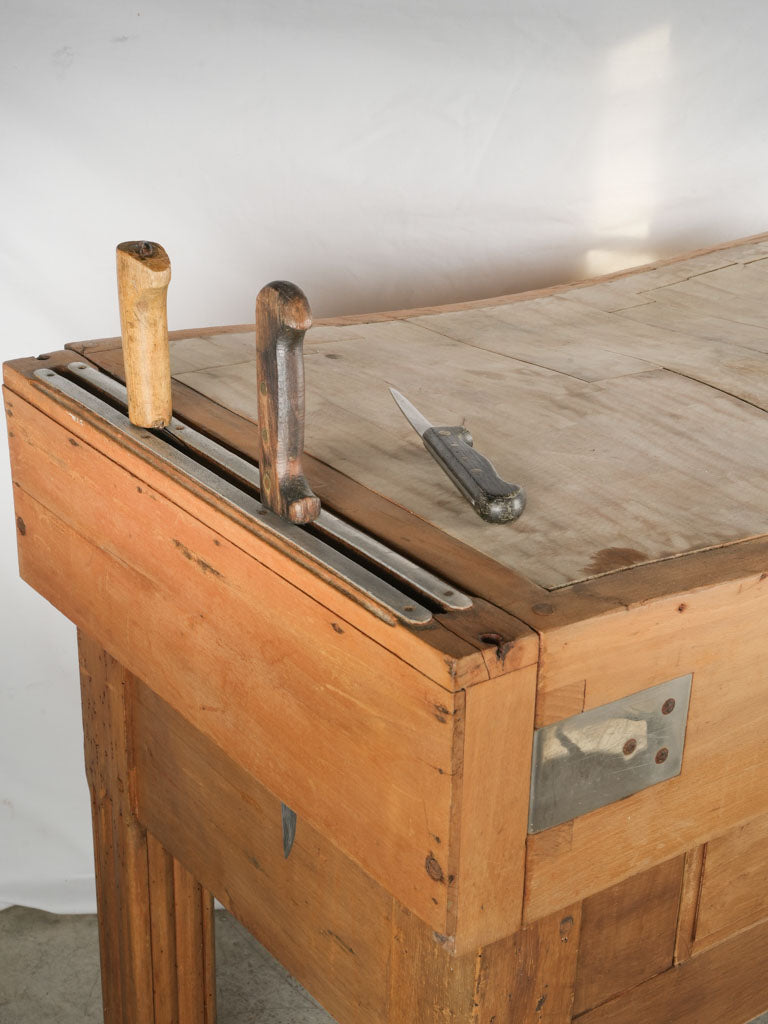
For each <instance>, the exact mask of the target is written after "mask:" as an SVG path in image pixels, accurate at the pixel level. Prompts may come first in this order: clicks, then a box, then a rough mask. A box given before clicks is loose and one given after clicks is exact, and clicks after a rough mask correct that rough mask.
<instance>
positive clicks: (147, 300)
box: [117, 242, 173, 427]
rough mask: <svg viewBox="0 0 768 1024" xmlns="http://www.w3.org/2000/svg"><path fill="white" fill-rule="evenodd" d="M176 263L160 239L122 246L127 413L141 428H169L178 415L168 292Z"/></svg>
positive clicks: (119, 262)
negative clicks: (173, 396)
mask: <svg viewBox="0 0 768 1024" xmlns="http://www.w3.org/2000/svg"><path fill="white" fill-rule="evenodd" d="M170 280H171V261H170V260H169V259H168V254H167V253H166V251H165V249H163V247H162V246H161V245H158V244H157V242H121V243H120V245H118V247H117V294H118V299H119V303H120V324H121V327H122V332H123V355H124V359H125V370H126V387H127V390H128V415H129V417H130V419H131V422H132V423H135V424H136V425H137V426H139V427H165V426H167V425H168V424H169V423H170V422H171V416H172V415H173V410H172V405H171V365H170V358H169V353H168V317H167V312H166V296H167V293H168V284H169V282H170Z"/></svg>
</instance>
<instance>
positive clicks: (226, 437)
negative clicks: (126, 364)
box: [4, 351, 538, 690]
mask: <svg viewBox="0 0 768 1024" xmlns="http://www.w3.org/2000/svg"><path fill="white" fill-rule="evenodd" d="M106 355H107V358H106V360H102V359H101V358H99V359H98V361H97V360H95V359H94V360H89V362H91V363H92V365H94V366H96V367H97V368H99V369H102V370H104V371H105V372H106V373H109V374H111V375H113V376H115V377H117V378H118V379H121V380H122V379H123V366H122V359H121V354H120V352H119V351H117V352H114V353H107V354H106ZM77 358H78V357H74V359H77ZM72 361H74V360H73V356H72V355H71V354H70V353H69V352H68V351H60V352H55V353H51V354H50V355H49V356H48V357H47V358H46V360H45V361H43V362H41V361H40V360H39V359H34V358H33V359H20V360H13V361H11V362H8V363H6V364H4V372H5V377H6V383H7V386H8V387H10V388H11V390H13V391H15V392H16V393H19V391H20V386H21V383H22V381H24V380H26V381H29V378H30V377H31V375H32V374H33V373H34V371H35V370H37V369H40V368H41V367H51V366H53V367H58V366H66V365H67V363H69V362H72ZM30 388H31V389H34V393H35V395H38V394H42V393H45V394H46V395H48V394H50V392H49V391H48V389H45V388H41V387H39V386H37V385H36V383H33V382H29V384H28V386H27V388H26V389H25V395H24V396H23V397H25V398H26V400H28V401H37V403H38V404H39V401H40V399H32V398H30V393H29V392H30ZM173 392H174V410H175V413H176V415H177V416H178V417H179V418H181V419H183V420H184V421H185V422H188V423H190V425H192V426H195V427H197V428H199V429H201V430H203V431H204V432H205V433H207V434H208V435H209V436H211V437H212V438H214V439H215V440H218V441H220V442H221V443H223V444H225V445H227V446H228V447H233V448H236V449H237V451H239V452H241V453H242V454H243V455H244V456H245V457H246V458H248V459H250V460H251V461H253V462H254V464H257V462H258V435H257V431H256V429H255V426H254V424H253V423H252V422H251V421H250V420H246V419H244V418H243V417H240V416H237V415H236V414H234V413H230V412H229V411H228V410H226V409H223V408H222V407H221V406H219V405H217V404H216V403H215V402H211V401H210V400H208V399H206V398H204V397H203V396H201V395H198V394H197V392H195V391H193V390H192V389H190V388H187V387H186V385H184V384H179V383H178V382H174V384H173ZM94 424H95V425H96V426H99V421H97V420H94ZM102 427H103V432H106V433H108V432H109V429H110V428H108V425H101V426H100V427H99V429H102ZM117 440H118V443H121V444H122V443H123V439H122V438H121V437H118V438H117ZM139 454H141V453H140V452H139ZM150 461H153V460H150ZM307 465H308V467H311V469H310V470H309V472H310V477H311V482H312V485H313V487H314V489H315V490H316V492H317V493H318V494H319V495H320V496H321V498H322V500H323V504H324V505H325V506H326V507H328V508H332V509H333V510H334V511H336V512H338V513H340V514H341V515H342V516H346V518H348V519H350V520H351V521H352V522H355V523H357V524H358V525H362V526H363V528H367V529H368V530H369V531H370V532H371V533H372V534H373V535H375V536H378V537H379V538H380V539H381V540H384V541H385V542H386V543H389V544H390V545H391V546H392V547H393V549H395V550H400V551H402V552H403V553H404V554H406V555H409V556H410V557H413V558H414V560H415V561H417V562H421V563H422V564H424V565H427V566H428V567H430V568H433V570H434V571H436V572H438V573H440V571H441V570H440V568H439V566H436V565H435V558H434V557H433V556H432V555H431V554H430V557H425V555H426V552H428V551H430V552H431V548H432V546H433V543H432V542H433V541H435V542H437V543H438V544H439V543H440V542H441V541H442V540H443V539H445V540H447V541H448V542H449V544H450V538H447V537H446V535H445V534H443V533H442V532H441V531H439V530H436V529H435V528H434V527H431V526H430V525H429V524H426V523H424V521H423V520H421V519H419V518H418V517H417V516H414V515H413V514H412V513H409V512H407V511H406V510H405V509H403V508H401V507H400V506H397V505H394V504H393V503H391V502H389V501H388V500H387V499H385V498H382V497H381V496H379V495H377V494H375V492H372V491H368V490H367V489H366V488H363V487H361V486H360V485H359V484H356V483H355V482H354V481H352V480H350V479H349V478H348V477H345V476H344V475H343V474H340V473H338V472H336V471H334V470H332V469H330V468H329V467H327V466H325V465H324V464H323V463H319V462H316V461H315V460H312V459H310V458H307ZM178 478H179V481H180V482H183V481H184V480H185V479H186V478H185V477H184V476H183V474H180V475H178ZM370 506H373V515H372V516H371V517H370V520H371V521H369V519H368V516H367V514H366V513H367V510H368V508H369V507H370ZM257 525H258V524H257ZM423 527H426V530H427V531H428V533H429V537H428V538H425V535H424V533H425V531H424V529H423ZM406 531H408V532H407V533H406ZM411 533H413V534H414V536H413V537H412V538H411V536H410V535H411ZM268 542H271V541H268ZM460 546H461V547H462V548H464V547H465V546H464V545H460ZM466 551H467V552H469V553H470V555H471V554H472V551H471V549H469V548H467V549H466ZM445 561H446V562H447V559H446V560H445ZM487 561H488V563H489V571H490V569H492V568H493V567H494V566H495V563H493V562H492V561H491V560H490V559H488V560H487ZM443 564H445V562H444V563H443ZM497 568H498V567H497ZM450 578H451V580H452V582H454V583H456V580H455V578H453V577H450ZM466 580H467V583H470V582H471V581H472V580H473V574H472V571H471V569H467V571H466ZM474 582H475V585H476V583H477V580H476V579H475V581H474ZM456 585H460V584H456ZM463 589H466V590H468V591H469V592H470V593H473V592H474V591H473V588H472V587H470V586H464V588H463ZM474 589H477V588H476V586H475V588H474ZM356 624H358V625H359V623H356ZM396 629H397V630H398V632H400V633H402V632H403V631H407V632H408V633H409V634H410V635H411V637H412V638H414V641H413V642H415V641H416V640H418V641H421V642H423V643H424V644H425V645H428V646H431V647H432V648H433V650H434V658H433V660H436V662H437V668H436V670H435V671H436V674H437V676H439V679H438V681H440V682H441V684H442V685H445V686H447V688H449V689H453V690H457V689H460V688H463V687H466V686H472V685H474V684H475V683H478V682H483V681H485V680H486V679H488V678H492V677H494V676H496V675H503V674H506V673H507V672H509V671H511V670H513V669H514V668H518V667H523V666H525V665H529V664H534V663H535V662H536V661H537V660H538V635H537V634H536V632H535V631H534V630H533V629H531V628H530V627H529V626H527V625H525V623H523V622H522V621H520V620H519V619H518V618H516V617H515V616H513V615H511V614H510V613H509V612H506V611H504V609H502V608H499V607H498V605H495V604H493V603H491V602H488V601H486V600H484V599H483V598H482V597H480V598H479V599H477V600H476V601H475V605H474V607H473V608H472V609H471V610H470V611H469V612H444V613H440V614H438V615H436V616H435V619H434V620H433V623H432V624H431V626H430V627H429V628H428V629H419V630H407V627H404V626H403V627H400V626H398V627H396Z"/></svg>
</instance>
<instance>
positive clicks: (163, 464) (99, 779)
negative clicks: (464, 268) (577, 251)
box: [5, 236, 768, 1024]
mask: <svg viewBox="0 0 768 1024" xmlns="http://www.w3.org/2000/svg"><path fill="white" fill-rule="evenodd" d="M170 351H171V367H172V371H173V409H174V414H175V417H176V420H175V421H174V424H175V426H173V425H172V429H170V433H172V432H173V429H175V430H176V431H177V433H178V435H179V438H180V440H179V442H178V446H177V448H178V450H182V449H183V445H184V442H183V440H182V439H181V438H182V435H183V434H184V432H185V430H187V431H191V430H193V429H194V430H195V431H197V432H199V433H200V434H202V435H204V436H205V437H206V438H208V439H209V440H210V441H212V442H216V445H217V447H216V451H218V452H219V455H221V452H225V453H230V455H233V456H235V462H234V463H233V465H234V464H235V463H236V466H239V467H240V470H239V471H237V470H236V469H231V470H228V471H226V472H225V471H223V470H222V471H221V472H220V473H219V476H217V475H216V472H215V470H216V465H214V462H215V461H216V460H213V461H212V460H211V459H210V458H208V457H207V456H203V455H199V456H198V457H197V463H198V464H200V466H201V467H202V468H201V469H200V471H199V472H198V475H195V473H193V472H188V470H187V468H185V467H187V465H188V463H189V456H185V458H186V459H187V462H185V461H184V458H182V460H181V461H180V462H179V461H178V460H177V461H176V462H174V461H173V459H172V458H170V457H169V456H166V455H163V454H162V453H161V454H158V451H159V449H156V448H153V447H152V445H153V444H155V440H153V438H154V435H153V434H152V433H151V432H149V431H146V430H145V431H141V430H138V429H134V430H133V432H132V431H131V428H128V429H125V427H124V425H123V426H122V427H121V426H120V425H119V423H118V420H119V417H120V416H122V413H121V412H120V401H119V396H120V392H121V389H120V385H119V384H118V385H116V386H115V387H113V390H112V393H111V396H110V394H107V392H106V391H104V390H103V389H104V387H106V385H102V384H99V383H98V382H99V381H104V380H108V381H112V382H113V384H114V382H115V381H117V382H119V381H121V380H123V379H124V377H123V362H122V356H121V348H120V341H119V339H117V340H114V339H113V340H108V341H102V342H95V343H89V344H76V345H71V346H69V348H68V350H66V351H61V352H53V353H50V354H49V355H44V356H39V357H38V358H37V359H19V360H16V361H13V362H10V363H7V364H6V365H5V407H6V412H7V416H8V425H9V436H10V446H11V457H12V463H13V481H14V496H15V504H16V516H17V519H16V525H17V530H18V547H19V564H20V571H21V575H22V577H23V578H24V579H25V580H26V581H27V582H28V583H30V584H31V585H32V586H33V587H34V588H35V589H36V590H38V591H39V592H40V593H41V594H42V595H43V596H44V597H46V598H47V599H48V600H49V601H51V602H52V603H53V604H54V605H55V606H56V607H57V608H59V609H60V610H61V611H62V613H64V614H65V615H66V616H67V617H68V618H69V619H71V620H72V621H73V622H74V623H75V625H76V626H77V628H78V636H79V649H80V672H81V678H82V697H83V720H84V725H85V756H86V770H87V774H88V781H89V784H90V791H91V795H92V802H93V828H94V837H95V849H96V866H97V886H98V900H99V922H100V935H101V957H102V973H103V984H104V1003H105V1020H107V1021H108V1022H110V1024H118V1022H119V1024H145V1022H154V1024H192V1022H195V1024H212V1022H213V1021H214V1019H215V996H214V990H215V986H214V958H213V935H212V932H213V923H212V922H213V916H212V897H213V896H215V897H217V898H218V899H219V900H220V901H221V902H222V903H223V904H224V905H225V906H226V907H227V908H228V909H229V910H230V911H231V912H232V913H233V914H234V915H235V916H236V917H237V918H238V919H239V920H240V921H242V922H243V924H244V925H245V926H246V927H247V928H248V929H249V930H250V931H252V932H253V934H254V935H255V936H256V937H257V938H258V939H259V940H260V941H261V942H262V943H263V944H264V945H265V946H266V947H267V948H268V949H269V950H270V951H271V952H272V953H274V955H275V956H276V957H277V958H278V959H279V960H280V961H281V962H282V963H283V964H284V965H285V966H286V967H287V968H288V970H290V971H291V972H292V973H293V974H294V975H295V976H296V978H298V979H299V980H300V981H301V982H302V984H303V985H305V986H306V988H307V989H308V990H309V991H310V992H311V993H312V994H313V995H314V996H315V997H316V998H317V999H318V1000H319V1001H320V1002H321V1003H322V1005H323V1006H324V1007H326V1008H327V1010H328V1011H329V1013H330V1014H332V1015H333V1016H334V1017H335V1018H336V1019H337V1020H338V1021H339V1022H340V1024H363V1022H364V1024H375V1022H380V1024H385V1022H386V1024H430V1022H439V1024H448V1022H450V1024H534V1022H536V1024H539V1022H547V1024H556V1022H557V1024H560V1022H567V1021H571V1020H573V1019H578V1020H579V1021H580V1022H583V1024H667V1022H674V1024H741V1022H744V1021H747V1020H750V1019H751V1018H753V1017H754V1016H756V1015H757V1014H759V1013H760V1012H762V1011H763V1010H765V1009H766V1008H767V1007H768V857H767V855H766V844H767V842H768V743H767V742H766V737H768V415H767V411H768V236H761V237H757V238H752V239H747V240H745V241H741V242H739V243H735V244H732V245H730V246H726V247H721V248H719V249H716V250H709V251H705V252H699V253H696V254H693V255H690V256H687V257H685V258H682V259H677V260H669V261H663V262H660V263H657V264H654V265H652V266H649V267H643V268H640V269H639V270H637V271H633V272H629V273H622V274H618V275H613V276H611V277H607V278H601V279H598V280H594V281H588V282H585V283H584V284H578V285H568V286H562V287H556V288H552V289H548V290H546V291H542V292H531V293H527V294H523V295H513V296H505V297H503V298H500V299H493V300H484V301H479V302H470V303H465V304H463V305H460V306H446V307H442V308H437V309H421V310H411V311H401V312H397V313H394V314H377V315H371V316H361V317H346V318H340V319H337V320H321V321H318V322H316V323H315V325H314V326H313V327H312V328H311V329H310V330H309V331H308V333H307V335H306V339H305V344H304V367H305V377H306V435H305V451H306V455H305V459H304V470H305V472H306V475H307V478H308V480H309V482H310V484H311V486H312V489H313V490H314V492H315V493H316V494H317V495H318V496H319V497H320V499H321V501H322V504H323V508H324V509H326V510H330V511H332V512H334V513H335V514H336V515H337V516H339V517H340V518H341V519H343V520H345V521H346V522H349V523H352V524H354V525H355V526H357V527H359V528H360V529H362V530H364V531H365V532H366V533H368V534H370V535H371V536H372V537H374V538H376V539H377V540H378V541H379V542H381V544H383V545H384V546H385V547H386V548H388V549H390V550H391V551H393V552H395V553H398V554H399V555H404V556H407V557H408V558H409V559H410V560H412V561H413V562H414V563H417V564H418V565H419V566H421V567H423V568H426V569H429V570H430V571H431V572H432V573H434V574H436V575H437V576H438V577H439V579H440V580H441V581H442V585H443V586H444V588H445V589H444V594H445V595H448V597H447V598H446V602H445V603H441V601H438V600H430V599H427V598H425V597H423V595H422V596H419V595H418V594H417V595H416V596H414V594H413V589H412V588H411V589H409V588H408V587H407V586H406V587H405V588H404V590H403V593H404V594H405V596H404V597H403V598H402V602H404V603H402V604H401V607H400V608H399V609H398V608H396V607H395V609H394V611H393V607H392V606H391V603H390V604H389V605H388V604H387V601H385V600H383V599H382V600H380V598H379V597H378V596H377V594H378V591H377V590H376V587H375V586H374V588H373V591H372V592H371V591H370V590H366V587H365V586H362V585H358V583H357V582H356V577H355V576H354V573H352V575H350V574H349V573H348V572H346V571H336V570H335V569H334V568H333V567H332V566H331V567H330V568H329V567H328V566H327V565H325V564H322V560H320V561H318V560H317V559H316V558H315V556H314V555H313V554H312V553H311V552H309V553H308V552H307V551H305V550H303V549H302V548H301V547H300V546H299V547H297V546H296V544H295V543H294V541H293V540H292V539H291V538H292V537H293V536H294V534H290V535H286V536H283V535H281V534H279V533H275V532H274V531H272V532H270V530H269V529H267V528H266V526H265V525H264V523H266V520H264V522H262V520H261V519H260V516H261V515H262V513H263V510H262V513H260V512H259V511H258V509H259V506H258V502H257V491H256V489H255V486H253V485H251V484H249V483H248V482H247V480H245V477H246V476H247V475H248V473H247V472H245V471H244V470H243V469H242V467H243V465H244V464H245V463H247V464H248V466H247V469H248V470H251V469H252V471H253V473H254V474H255V462H256V459H257V457H258V451H259V447H258V437H259V428H258V427H257V426H256V423H255V421H256V419H257V414H256V409H257V379H256V363H255V355H254V339H253V329H252V328H250V327H247V326H243V327H233V328H218V329H213V330H203V331H185V332H176V333H175V334H172V335H171V343H170ZM89 381H90V383H89ZM94 381H95V382H96V383H94ZM62 382H65V383H62ZM66 382H70V383H69V384H67V383H66ZM78 382H79V383H78ZM70 384H71V385H72V387H70ZM390 385H391V386H393V387H395V388H397V389H399V390H400V391H402V392H403V393H404V394H405V395H406V396H407V397H408V398H409V399H410V400H411V401H412V402H413V403H414V404H415V405H416V406H418V408H419V409H420V411H421V412H422V413H423V414H424V415H425V416H426V417H427V418H428V419H430V420H431V421H432V423H434V424H438V425H440V424H461V423H466V425H467V426H468V427H469V428H470V430H471V432H472V434H473V437H474V442H475V447H476V449H477V450H478V451H480V452H482V453H483V454H485V455H486V456H488V457H489V458H490V459H491V461H492V462H493V463H494V465H495V467H496V469H497V471H498V472H499V474H500V475H501V476H503V477H504V478H505V479H507V480H514V481H516V482H518V483H520V484H521V485H522V486H523V487H524V488H525V491H526V493H527V508H526V510H525V512H524V514H523V515H522V517H521V518H520V519H519V520H518V521H517V522H514V523H506V524H503V525H493V524H488V523H486V522H484V521H482V520H481V519H480V518H479V517H478V516H477V515H476V514H475V513H474V511H473V510H472V508H471V507H470V505H469V504H468V502H467V501H465V499H464V498H463V497H462V496H461V495H460V494H459V492H458V491H457V490H456V489H455V488H454V487H453V486H452V485H451V482H450V481H449V480H448V478H447V477H446V476H445V475H444V474H443V473H442V472H441V470H440V468H439V466H438V465H437V464H436V463H435V462H434V461H433V460H432V459H430V458H429V456H428V454H427V453H426V452H425V450H424V448H423V447H422V445H421V443H420V441H419V438H418V436H417V435H416V434H415V433H414V432H413V431H412V430H411V428H410V426H409V425H408V423H407V422H406V420H405V419H404V418H403V416H402V415H401V414H400V412H399V411H398V409H397V407H396V406H395V404H394V402H393V401H392V398H391V396H390V394H389V390H388V389H389V386H390ZM68 388H69V390H67V389H68ZM73 388H74V389H75V390H73ZM80 388H84V389H85V390H86V391H87V392H88V393H101V398H100V399H99V402H97V403H96V404H95V405H94V404H93V403H91V405H90V406H89V405H88V403H87V402H86V403H85V404H83V402H82V401H80V400H78V399H77V395H78V394H80V391H79V390H78V389H80ZM100 389H102V391H101V392H100ZM107 390H108V389H107ZM73 396H74V397H73ZM99 403H101V404H99ZM109 410H112V412H114V413H115V415H113V414H112V412H110V411H109ZM116 417H117V418H116ZM116 424H117V425H116ZM166 433H168V431H166ZM168 447H169V448H172V447H173V446H172V445H170V443H168ZM174 450H177V449H174ZM163 451H165V449H163ZM225 461H226V460H225ZM217 465H218V464H217ZM219 468H220V467H219ZM219 478H221V480H222V481H224V482H222V483H217V482H216V481H217V480H218V479H219ZM238 488H239V490H237V489H238ZM236 490H237V493H238V494H241V495H245V497H243V498H242V501H241V504H240V505H238V504H237V501H234V499H233V498H232V495H233V494H235V491H236ZM248 502H251V505H250V506H249V504H248ZM249 508H251V511H250V512H249V511H248V509H249ZM254 509H255V510H256V511H253V510H254ZM293 529H294V530H297V529H298V530H306V529H308V528H304V527H294V528H293ZM310 532H311V530H310ZM289 533H290V531H289ZM296 536H298V535H296ZM357 561H358V563H359V562H361V561H365V560H364V559H358V560H357ZM345 564H346V563H345ZM366 564H367V563H366ZM366 578H367V577H366ZM387 578H388V580H389V583H392V577H391V575H390V576H389V577H387ZM462 595H466V596H467V597H468V598H470V599H471V606H470V604H469V601H464V603H463V604H462V601H463V596H462ZM409 601H410V602H411V603H408V602H409ZM396 603H397V602H395V604H396ZM424 609H426V610H425V611H424ZM422 612H423V614H422ZM409 614H414V615H415V616H416V618H418V615H422V619H421V620H420V621H418V622H416V623H414V622H410V621H408V615H409ZM665 730H666V731H665ZM294 827H295V837H294V836H293V828H294ZM292 840H293V841H292Z"/></svg>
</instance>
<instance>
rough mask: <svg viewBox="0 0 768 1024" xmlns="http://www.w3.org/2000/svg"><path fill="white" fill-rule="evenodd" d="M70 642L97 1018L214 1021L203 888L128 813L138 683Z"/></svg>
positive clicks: (100, 653) (102, 655)
mask: <svg viewBox="0 0 768 1024" xmlns="http://www.w3.org/2000/svg"><path fill="white" fill-rule="evenodd" d="M78 650H79V657H80V678H81V686H82V698H83V725H84V730H85V763H86V775H87V778H88V783H89V787H90V791H91V801H92V807H93V821H94V844H95V859H96V887H97V898H98V908H99V940H100V947H101V967H102V990H103V995H104V1019H105V1024H136V1022H137V1021H146V1022H147V1024H215V1020H216V1004H215V992H214V991H213V990H212V989H211V985H210V981H211V978H212V976H213V971H214V960H213V948H212V945H211V943H210V938H209V937H210V935H211V934H212V927H213V904H212V902H211V898H210V895H209V894H208V893H205V892H204V891H203V890H202V888H201V887H200V885H199V884H198V883H197V882H196V881H195V879H194V878H192V876H191V875H189V873H188V872H187V871H186V870H185V869H184V868H183V867H182V866H181V865H180V864H179V863H178V862H176V861H174V860H173V858H171V857H170V856H169V854H168V853H167V852H166V851H165V850H164V849H163V848H162V847H161V846H160V844H159V843H158V842H157V841H156V840H155V839H154V838H153V837H151V836H149V835H148V834H147V832H146V830H145V828H144V826H143V825H142V824H141V823H140V822H139V820H138V819H137V817H136V815H135V797H136V794H135V779H136V764H135V760H134V746H133V742H134V736H133V733H134V729H133V714H134V703H135V696H136V689H137V682H136V680H135V679H133V678H132V677H130V676H129V675H128V674H126V673H125V671H124V669H123V667H122V665H120V663H119V662H117V661H116V660H115V659H114V658H113V657H112V656H111V655H109V654H107V652H106V651H104V650H103V649H102V647H101V646H100V644H99V643H97V642H96V641H94V640H92V639H91V638H90V637H89V636H87V635H86V634H84V633H82V632H80V633H78ZM204 951H205V952H204Z"/></svg>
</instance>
